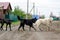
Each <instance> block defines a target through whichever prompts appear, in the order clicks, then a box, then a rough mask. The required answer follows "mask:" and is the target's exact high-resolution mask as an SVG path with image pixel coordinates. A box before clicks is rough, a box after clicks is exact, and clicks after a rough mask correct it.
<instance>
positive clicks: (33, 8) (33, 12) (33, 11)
mask: <svg viewBox="0 0 60 40" xmlns="http://www.w3.org/2000/svg"><path fill="white" fill-rule="evenodd" d="M33 14H34V15H35V3H33Z"/></svg>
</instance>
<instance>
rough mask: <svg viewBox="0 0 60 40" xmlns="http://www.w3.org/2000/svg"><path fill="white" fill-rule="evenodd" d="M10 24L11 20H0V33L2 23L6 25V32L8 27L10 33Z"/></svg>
mask: <svg viewBox="0 0 60 40" xmlns="http://www.w3.org/2000/svg"><path fill="white" fill-rule="evenodd" d="M11 22H12V20H7V19H0V23H1V27H0V29H1V31H2V30H3V25H4V23H6V31H7V26H8V25H9V28H10V31H11Z"/></svg>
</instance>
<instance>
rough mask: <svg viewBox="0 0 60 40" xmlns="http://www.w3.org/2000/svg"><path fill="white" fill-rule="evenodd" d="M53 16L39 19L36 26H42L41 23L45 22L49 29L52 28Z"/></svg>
mask: <svg viewBox="0 0 60 40" xmlns="http://www.w3.org/2000/svg"><path fill="white" fill-rule="evenodd" d="M52 20H53V19H52V18H45V19H38V20H37V21H36V22H35V23H34V25H35V26H36V27H39V26H40V24H44V25H46V26H47V31H48V30H49V29H50V26H51V25H52Z"/></svg>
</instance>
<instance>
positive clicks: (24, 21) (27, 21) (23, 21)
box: [17, 16, 37, 31]
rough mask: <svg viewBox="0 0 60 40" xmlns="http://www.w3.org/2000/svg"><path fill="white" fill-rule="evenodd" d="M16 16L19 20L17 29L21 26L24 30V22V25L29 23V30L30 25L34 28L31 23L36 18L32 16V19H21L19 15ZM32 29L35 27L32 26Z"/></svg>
mask: <svg viewBox="0 0 60 40" xmlns="http://www.w3.org/2000/svg"><path fill="white" fill-rule="evenodd" d="M17 18H18V20H20V21H21V23H20V26H19V28H18V30H19V29H20V28H21V27H22V28H23V30H24V31H25V29H24V25H25V24H26V25H29V26H30V27H29V30H31V27H32V28H34V27H33V23H35V22H36V20H37V19H36V18H33V19H21V18H20V17H19V16H17ZM34 30H35V31H36V29H35V28H34Z"/></svg>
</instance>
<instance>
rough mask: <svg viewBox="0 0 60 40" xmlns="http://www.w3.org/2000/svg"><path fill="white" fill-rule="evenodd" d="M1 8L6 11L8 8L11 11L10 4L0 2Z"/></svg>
mask: <svg viewBox="0 0 60 40" xmlns="http://www.w3.org/2000/svg"><path fill="white" fill-rule="evenodd" d="M1 6H3V9H7V8H8V6H10V9H11V10H12V8H11V4H10V2H0V7H1Z"/></svg>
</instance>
